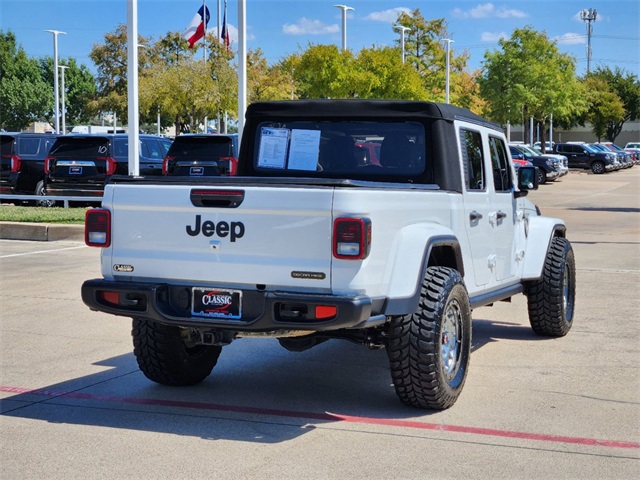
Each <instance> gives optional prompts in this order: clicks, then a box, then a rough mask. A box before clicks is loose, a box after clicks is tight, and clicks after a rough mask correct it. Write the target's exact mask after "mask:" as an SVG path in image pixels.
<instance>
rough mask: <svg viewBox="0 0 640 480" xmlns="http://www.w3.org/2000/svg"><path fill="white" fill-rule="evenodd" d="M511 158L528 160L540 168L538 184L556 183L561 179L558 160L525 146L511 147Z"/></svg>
mask: <svg viewBox="0 0 640 480" xmlns="http://www.w3.org/2000/svg"><path fill="white" fill-rule="evenodd" d="M509 151H510V152H511V158H515V159H517V160H527V161H529V162H531V163H532V164H533V165H534V166H536V167H538V183H540V184H542V183H546V182H547V181H550V182H552V181H554V180H555V179H556V178H558V177H560V170H558V160H556V159H554V158H551V157H547V156H545V155H542V154H540V153H538V151H537V150H533V149H530V148H528V147H525V146H524V145H509Z"/></svg>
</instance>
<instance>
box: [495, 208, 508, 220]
mask: <svg viewBox="0 0 640 480" xmlns="http://www.w3.org/2000/svg"><path fill="white" fill-rule="evenodd" d="M496 217H497V218H498V220H502V219H505V218H507V214H506V213H504V212H502V211H500V210H498V213H497V214H496Z"/></svg>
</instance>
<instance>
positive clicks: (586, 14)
mask: <svg viewBox="0 0 640 480" xmlns="http://www.w3.org/2000/svg"><path fill="white" fill-rule="evenodd" d="M597 17H598V11H597V10H596V9H595V8H589V9H585V10H581V11H580V18H581V19H582V21H584V22H587V75H588V74H589V67H590V66H591V34H592V33H593V28H592V26H591V22H595V21H596V18H597Z"/></svg>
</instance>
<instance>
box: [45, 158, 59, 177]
mask: <svg viewBox="0 0 640 480" xmlns="http://www.w3.org/2000/svg"><path fill="white" fill-rule="evenodd" d="M55 159H56V157H53V156H49V157H47V158H45V159H44V173H51V162H53V161H54V160H55Z"/></svg>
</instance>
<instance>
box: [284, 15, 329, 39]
mask: <svg viewBox="0 0 640 480" xmlns="http://www.w3.org/2000/svg"><path fill="white" fill-rule="evenodd" d="M282 31H283V32H284V33H285V34H287V35H326V34H328V33H338V32H339V31H340V27H339V26H338V24H333V25H327V24H325V23H322V22H321V21H320V20H309V19H307V18H304V17H303V18H301V19H300V20H298V21H297V23H294V24H290V23H285V24H284V25H283V26H282Z"/></svg>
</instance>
